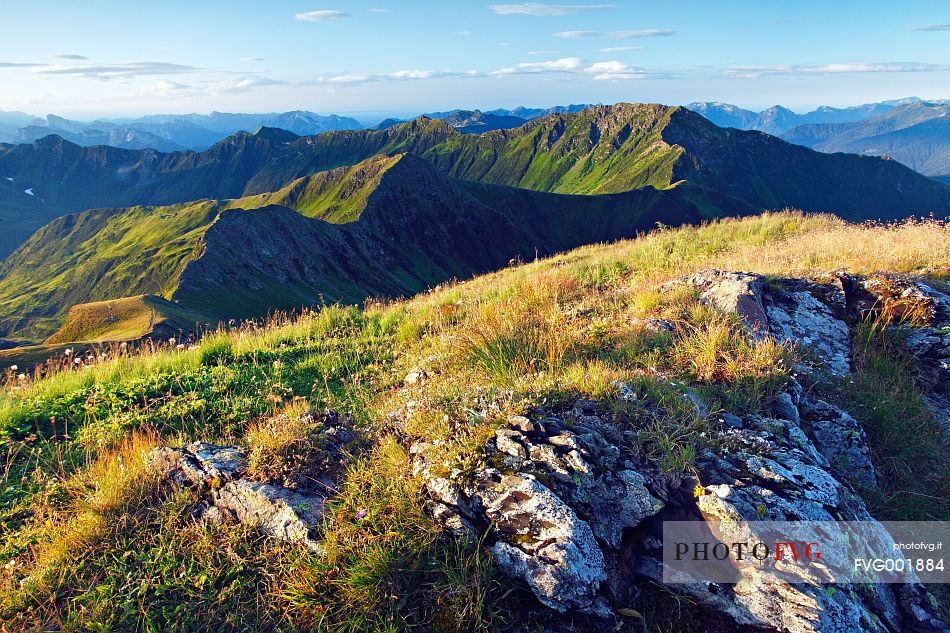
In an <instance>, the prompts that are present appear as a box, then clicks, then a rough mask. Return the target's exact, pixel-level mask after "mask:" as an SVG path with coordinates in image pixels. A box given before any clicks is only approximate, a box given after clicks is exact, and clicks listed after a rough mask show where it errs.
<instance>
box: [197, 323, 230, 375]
mask: <svg viewBox="0 0 950 633" xmlns="http://www.w3.org/2000/svg"><path fill="white" fill-rule="evenodd" d="M233 359H234V350H233V348H232V344H231V337H230V336H228V335H227V333H224V332H217V333H215V334H212V335H210V336H206V337H204V338H203V339H201V343H200V344H199V345H198V362H199V363H200V364H202V365H204V366H205V367H211V366H213V365H223V364H225V363H227V362H228V361H231V360H233Z"/></svg>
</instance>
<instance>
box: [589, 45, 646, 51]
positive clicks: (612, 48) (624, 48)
mask: <svg viewBox="0 0 950 633" xmlns="http://www.w3.org/2000/svg"><path fill="white" fill-rule="evenodd" d="M642 50H643V47H642V46H608V47H607V48H598V49H597V50H595V51H593V52H595V53H624V52H626V51H642Z"/></svg>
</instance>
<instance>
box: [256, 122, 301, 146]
mask: <svg viewBox="0 0 950 633" xmlns="http://www.w3.org/2000/svg"><path fill="white" fill-rule="evenodd" d="M254 136H256V137H257V138H261V139H264V140H267V141H272V142H274V143H291V142H293V141H296V140H297V139H298V138H300V136H299V135H297V134H294V133H293V132H290V131H288V130H283V129H281V128H276V127H267V126H266V125H262V126H260V127H259V128H257V130H256V131H255V132H254Z"/></svg>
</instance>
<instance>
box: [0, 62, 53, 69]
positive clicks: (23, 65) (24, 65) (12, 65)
mask: <svg viewBox="0 0 950 633" xmlns="http://www.w3.org/2000/svg"><path fill="white" fill-rule="evenodd" d="M47 66H49V64H34V63H31V62H0V68H46V67H47Z"/></svg>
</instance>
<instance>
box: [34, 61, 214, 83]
mask: <svg viewBox="0 0 950 633" xmlns="http://www.w3.org/2000/svg"><path fill="white" fill-rule="evenodd" d="M200 70H202V69H201V68H198V67H197V66H186V65H183V64H171V63H168V62H129V63H120V64H93V65H83V66H45V67H43V68H41V69H39V70H33V71H30V72H32V73H34V74H37V75H60V76H69V77H84V78H87V79H101V80H103V81H108V80H111V79H134V78H136V77H143V76H150V75H181V74H186V73H193V72H198V71H200Z"/></svg>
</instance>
